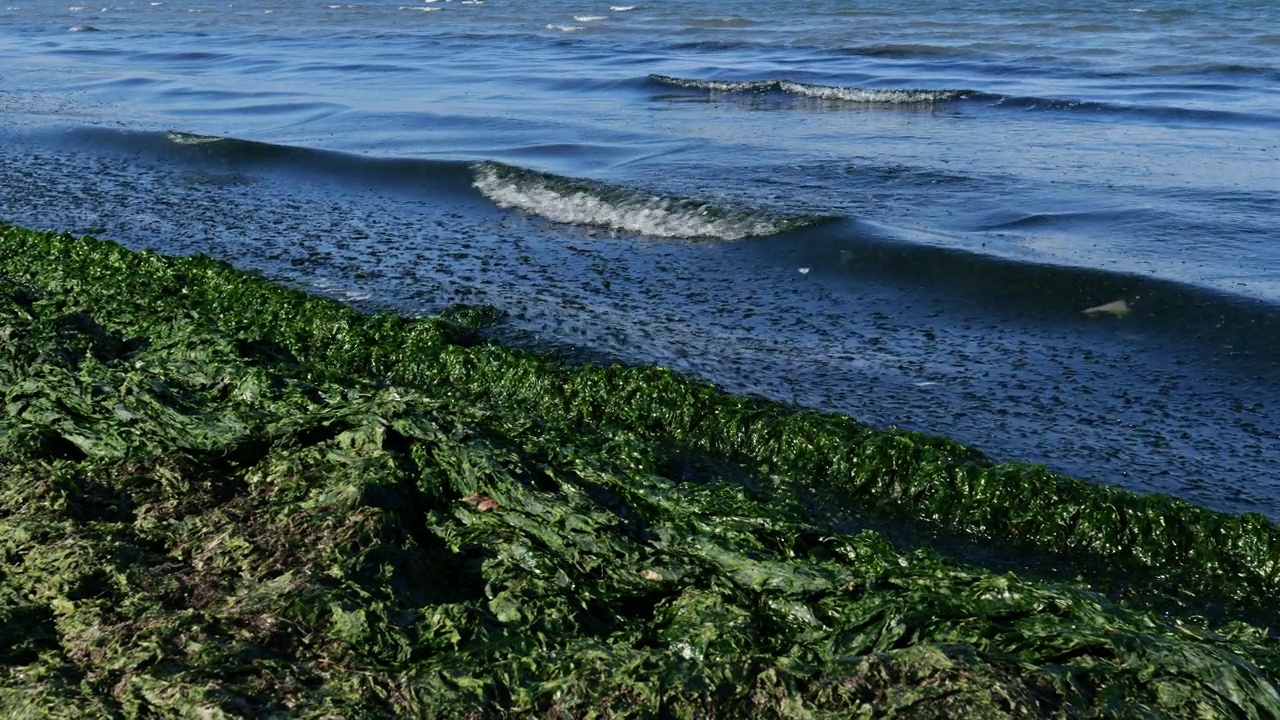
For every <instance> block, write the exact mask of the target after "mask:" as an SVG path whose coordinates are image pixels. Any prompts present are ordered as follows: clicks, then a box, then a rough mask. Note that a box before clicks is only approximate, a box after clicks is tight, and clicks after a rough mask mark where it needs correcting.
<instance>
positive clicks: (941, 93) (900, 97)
mask: <svg viewBox="0 0 1280 720" xmlns="http://www.w3.org/2000/svg"><path fill="white" fill-rule="evenodd" d="M649 79H650V80H652V81H654V82H657V83H660V84H662V85H671V86H674V87H681V88H690V89H694V90H706V91H708V92H718V93H775V92H776V93H785V94H788V95H796V96H799V97H808V98H816V99H819V100H835V101H838V102H847V103H863V104H868V105H927V104H932V103H937V102H947V101H950V100H959V99H961V98H964V97H965V96H967V95H968V94H970V92H971V91H969V90H925V89H892V88H890V89H881V88H861V87H840V86H836V85H814V84H809V83H802V82H795V81H794V80H743V81H733V80H699V79H692V78H680V77H673V76H670V75H650V76H649Z"/></svg>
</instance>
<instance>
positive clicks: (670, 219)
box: [474, 163, 821, 240]
mask: <svg viewBox="0 0 1280 720" xmlns="http://www.w3.org/2000/svg"><path fill="white" fill-rule="evenodd" d="M475 173H476V174H475V183H474V185H475V187H476V189H478V190H479V191H480V192H481V193H483V194H484V195H485V197H487V198H489V199H490V200H492V201H493V202H495V203H497V204H498V206H499V207H504V208H514V209H516V210H520V211H522V212H527V213H530V214H533V215H538V216H540V217H543V218H546V219H548V220H552V221H554V222H558V223H566V224H571V225H582V226H587V227H597V228H607V229H609V230H613V231H617V232H626V233H632V234H636V235H648V236H651V237H663V238H707V239H717V240H738V239H741V238H745V237H757V236H763V235H775V234H777V233H780V232H785V231H787V230H794V229H798V228H801V227H806V226H809V225H813V224H816V223H818V222H820V221H821V219H820V218H811V217H783V216H778V215H774V214H772V213H767V212H763V211H760V210H742V209H725V208H720V207H716V206H713V205H710V204H707V203H701V202H696V201H693V200H686V199H681V198H672V197H664V196H660V195H655V194H652V193H647V192H643V191H639V190H634V189H630V188H619V187H612V186H608V185H604V184H602V183H596V182H592V181H585V180H576V179H572V178H566V177H560V176H557V175H550V174H547V173H540V172H534V171H532V170H526V169H523V168H517V167H512V166H510V165H503V164H501V163H481V164H479V165H477V166H476V168H475Z"/></svg>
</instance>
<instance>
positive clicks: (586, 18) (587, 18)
mask: <svg viewBox="0 0 1280 720" xmlns="http://www.w3.org/2000/svg"><path fill="white" fill-rule="evenodd" d="M608 19H609V16H608V15H574V16H573V21H574V22H600V21H601V20H608Z"/></svg>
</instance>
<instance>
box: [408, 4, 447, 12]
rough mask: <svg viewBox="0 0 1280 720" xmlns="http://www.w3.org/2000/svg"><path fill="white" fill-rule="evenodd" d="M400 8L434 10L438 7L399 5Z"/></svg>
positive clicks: (421, 10)
mask: <svg viewBox="0 0 1280 720" xmlns="http://www.w3.org/2000/svg"><path fill="white" fill-rule="evenodd" d="M400 9H401V10H417V11H418V12H435V11H436V10H439V9H440V8H438V7H422V6H421V5H401V6H400Z"/></svg>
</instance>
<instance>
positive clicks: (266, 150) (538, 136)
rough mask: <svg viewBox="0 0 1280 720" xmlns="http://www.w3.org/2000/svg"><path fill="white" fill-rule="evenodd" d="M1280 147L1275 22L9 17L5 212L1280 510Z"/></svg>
mask: <svg viewBox="0 0 1280 720" xmlns="http://www.w3.org/2000/svg"><path fill="white" fill-rule="evenodd" d="M8 1H9V2H14V0H8ZM73 1H74V0H73ZM1278 153H1280V20H1278V19H1277V15H1276V13H1274V12H1273V11H1272V10H1271V8H1270V7H1269V6H1268V4H1266V3H1262V2H1241V1H1227V2H1213V3H1209V2H1202V1H1197V0H1189V1H1179V2H1173V1H1171V0H1161V1H1159V2H1143V1H1142V0H1124V1H1123V2H1112V1H1110V0H1102V1H1097V0H1094V1H1093V2H1088V3H1085V2H1072V1H1055V2H1052V3H1049V2H1042V3H1035V2H1031V3H1028V2H1017V3H1014V2H1007V1H1004V0H996V1H994V2H983V3H976V2H961V1H958V0H925V2H911V3H907V2H902V1H901V0H882V1H877V2H859V3H854V2H848V1H847V0H842V1H841V2H834V1H832V2H822V1H810V2H792V3H765V2H758V1H755V0H718V1H714V2H704V3H696V4H694V3H681V2H674V1H670V0H662V1H660V2H648V3H637V4H622V3H619V4H614V5H612V6H611V5H609V4H607V3H594V2H581V3H564V2H547V1H543V0H532V1H530V0H522V1H517V0H483V2H481V1H480V0H464V1H461V2H459V1H456V0H455V1H452V2H450V1H448V0H439V1H437V2H422V1H421V0H412V1H410V0H397V1H395V2H380V1H369V2H357V3H330V2H303V1H301V0H276V1H275V2H262V1H259V0H254V1H252V2H235V3H230V4H229V3H226V2H216V3H215V2H201V1H199V0H181V1H178V0H165V1H164V2H154V1H152V0H145V1H140V2H114V3H111V4H109V5H93V6H74V5H68V4H65V3H58V4H55V3H50V2H31V1H28V2H22V1H21V0H19V1H18V2H16V3H15V4H13V5H8V6H0V220H5V221H9V222H15V223H20V224H26V225H31V226H37V227H48V228H56V229H60V230H73V231H77V232H81V231H92V232H95V233H98V234H102V235H105V236H108V237H112V238H115V239H118V240H120V241H122V242H124V243H125V244H127V245H130V246H133V247H154V248H158V249H160V250H162V251H166V252H174V253H187V252H206V253H210V254H213V255H216V256H219V257H223V258H226V259H228V260H230V261H232V262H234V263H236V264H237V265H239V266H241V267H244V268H247V269H251V270H256V271H259V272H263V273H266V274H268V275H270V276H272V277H276V278H279V279H281V280H284V281H287V282H290V283H293V284H296V285H299V286H302V287H306V288H308V289H311V290H314V291H317V292H323V293H327V294H331V295H334V296H337V297H342V298H346V299H349V300H351V301H353V302H356V303H357V304H359V305H361V306H362V307H368V308H395V309H398V310H400V311H403V312H409V313H425V312H434V311H437V310H439V309H440V308H441V307H443V306H445V305H447V304H449V303H451V302H458V301H464V302H488V303H493V304H495V305H498V306H499V307H502V308H504V309H506V310H507V311H508V312H509V313H510V318H511V319H510V325H509V327H508V328H507V331H508V332H509V333H510V335H511V336H512V337H514V338H517V339H520V340H521V341H522V342H530V343H535V344H541V345H550V346H557V347H562V348H573V349H575V352H576V351H581V352H585V353H587V354H588V355H595V356H599V357H612V358H617V359H621V360H625V361H632V362H657V363H662V364H665V365H668V366H671V367H674V368H677V369H679V370H681V371H683V372H687V373H690V374H693V375H696V376H699V377H703V378H706V379H709V380H712V381H714V382H717V383H719V384H721V385H722V386H724V387H726V388H727V389H730V390H733V391H736V392H746V393H754V394H759V395H764V396H768V397H773V398H778V399H782V400H786V401H790V402H795V403H798V404H802V405H806V406H811V407H819V408H823V409H828V410H837V411H841V412H845V413H848V414H850V415H853V416H854V417H857V418H859V419H862V420H864V421H866V422H869V423H872V424H876V425H899V426H904V427H911V428H916V429H922V430H926V431H930V432H936V433H941V434H946V435H950V436H953V437H957V438H959V439H961V440H963V441H965V442H968V443H971V444H974V445H976V446H978V447H980V448H982V449H984V450H985V451H987V452H988V453H989V454H991V455H993V456H994V457H997V458H1007V459H1022V460H1030V461H1034V462H1040V463H1044V464H1046V465H1048V466H1050V467H1052V468H1054V469H1057V470H1060V471H1063V472H1067V473H1070V474H1072V475H1075V476H1078V477H1082V478H1085V479H1089V480H1093V481H1096V482H1103V483H1113V484H1121V485H1125V486H1128V487H1131V488H1134V489H1137V490H1140V491H1162V492H1169V493H1173V494H1176V495H1179V496H1182V497H1186V498H1188V499H1191V500H1193V501H1195V502H1198V503H1200V504H1203V505H1207V506H1210V507H1215V508H1220V509H1225V510H1230V511H1256V512H1263V513H1265V514H1267V515H1269V516H1270V517H1272V518H1280V470H1278V469H1277V468H1278V467H1280V465H1278V463H1277V460H1280V450H1278V449H1277V448H1278V443H1280V231H1277V221H1276V218H1277V217H1280V200H1278V199H1277V197H1278V192H1280V156H1278Z"/></svg>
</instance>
